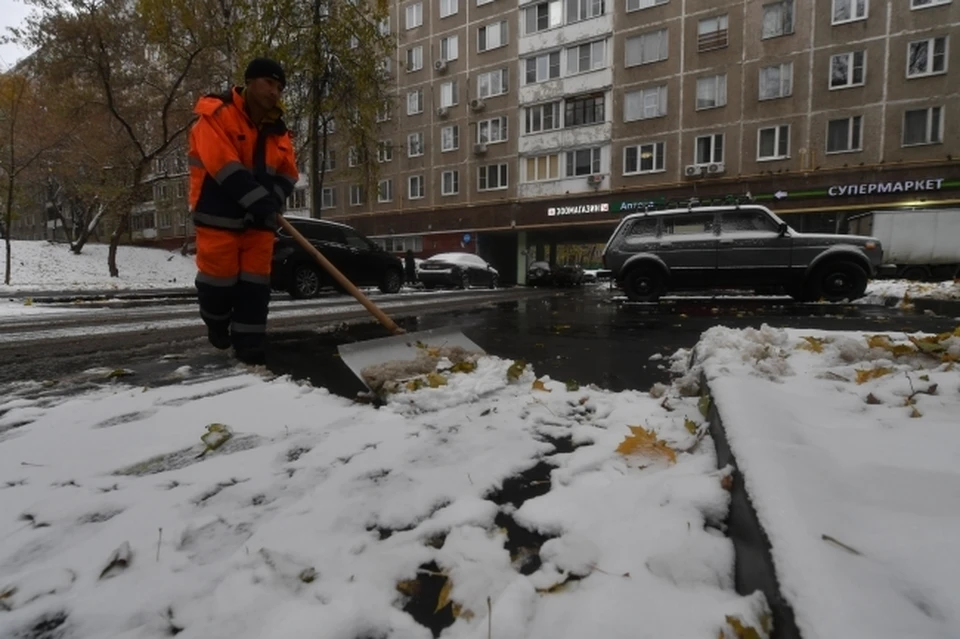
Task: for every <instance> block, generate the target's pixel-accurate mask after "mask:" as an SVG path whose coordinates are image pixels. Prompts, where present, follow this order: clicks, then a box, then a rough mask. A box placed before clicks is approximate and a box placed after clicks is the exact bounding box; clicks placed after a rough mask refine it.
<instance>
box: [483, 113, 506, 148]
mask: <svg viewBox="0 0 960 639" xmlns="http://www.w3.org/2000/svg"><path fill="white" fill-rule="evenodd" d="M506 141H507V118H506V116H501V117H499V118H490V119H489V120H481V121H480V122H477V143H478V144H496V143H498V142H506Z"/></svg>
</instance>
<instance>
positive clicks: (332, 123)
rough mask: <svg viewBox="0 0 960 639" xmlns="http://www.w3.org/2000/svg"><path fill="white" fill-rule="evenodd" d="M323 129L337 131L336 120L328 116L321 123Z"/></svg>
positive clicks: (329, 131) (331, 132) (331, 131)
mask: <svg viewBox="0 0 960 639" xmlns="http://www.w3.org/2000/svg"><path fill="white" fill-rule="evenodd" d="M323 130H324V131H326V132H327V133H330V134H333V133H336V132H337V121H336V120H335V119H334V118H330V119H328V120H327V121H326V123H325V124H324V125H323Z"/></svg>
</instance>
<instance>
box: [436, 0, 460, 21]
mask: <svg viewBox="0 0 960 639" xmlns="http://www.w3.org/2000/svg"><path fill="white" fill-rule="evenodd" d="M459 11H460V0H440V17H441V18H449V17H450V16H452V15H456V14H457V12H459Z"/></svg>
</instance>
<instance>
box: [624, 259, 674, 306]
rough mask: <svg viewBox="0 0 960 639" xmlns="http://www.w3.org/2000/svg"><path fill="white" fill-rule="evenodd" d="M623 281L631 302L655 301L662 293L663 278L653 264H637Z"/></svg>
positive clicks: (661, 273) (661, 272)
mask: <svg viewBox="0 0 960 639" xmlns="http://www.w3.org/2000/svg"><path fill="white" fill-rule="evenodd" d="M623 283H624V289H625V290H626V293H627V297H628V298H629V299H630V301H631V302H656V301H657V300H658V299H660V296H661V295H663V289H664V283H665V278H664V276H663V271H661V270H660V269H658V268H657V267H655V266H639V267H637V268H634V269H632V270H631V271H630V272H628V273H627V276H626V277H625V278H624V280H623Z"/></svg>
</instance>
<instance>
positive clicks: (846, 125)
mask: <svg viewBox="0 0 960 639" xmlns="http://www.w3.org/2000/svg"><path fill="white" fill-rule="evenodd" d="M862 122H863V116H859V115H855V116H853V117H852V118H843V119H842V120H830V121H829V122H827V153H849V152H851V151H860V150H862V149H863V140H862V134H861V132H862V126H861V125H862Z"/></svg>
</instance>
